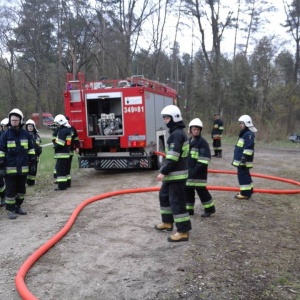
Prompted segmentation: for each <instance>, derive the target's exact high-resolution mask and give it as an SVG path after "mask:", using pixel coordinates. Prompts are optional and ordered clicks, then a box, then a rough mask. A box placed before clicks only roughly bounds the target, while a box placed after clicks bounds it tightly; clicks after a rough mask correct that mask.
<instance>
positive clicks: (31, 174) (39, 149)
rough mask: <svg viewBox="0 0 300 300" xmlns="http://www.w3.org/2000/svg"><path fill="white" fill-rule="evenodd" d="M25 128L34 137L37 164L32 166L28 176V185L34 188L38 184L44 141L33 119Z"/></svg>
mask: <svg viewBox="0 0 300 300" xmlns="http://www.w3.org/2000/svg"><path fill="white" fill-rule="evenodd" d="M25 128H26V130H27V131H28V132H29V134H30V135H31V137H32V141H33V145H34V150H35V155H36V162H35V163H34V164H31V165H30V168H29V173H28V176H27V185H28V186H33V185H35V182H36V174H37V167H38V163H39V161H40V155H41V154H42V150H43V148H42V147H41V144H42V139H41V137H40V135H39V133H38V130H37V129H36V126H35V122H34V121H33V120H31V119H29V120H27V122H26V124H25Z"/></svg>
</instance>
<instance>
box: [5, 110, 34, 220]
mask: <svg viewBox="0 0 300 300" xmlns="http://www.w3.org/2000/svg"><path fill="white" fill-rule="evenodd" d="M8 119H9V124H8V126H9V129H8V130H7V131H5V132H4V133H3V134H2V135H1V138H0V170H1V173H2V174H3V173H4V172H5V173H6V175H5V184H6V190H5V206H6V210H8V211H9V219H12V220H13V219H16V217H17V216H16V215H17V214H18V215H26V214H27V212H26V211H25V210H23V209H22V207H21V205H22V204H23V202H24V198H25V194H26V179H27V174H28V171H29V165H30V164H34V163H35V160H36V158H35V150H34V145H33V142H32V138H31V136H30V134H29V133H28V132H27V131H26V130H25V129H23V128H22V126H23V124H24V117H23V113H22V112H21V111H20V110H19V109H18V108H14V109H13V110H12V111H11V112H10V113H9V115H8Z"/></svg>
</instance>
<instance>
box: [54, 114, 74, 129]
mask: <svg viewBox="0 0 300 300" xmlns="http://www.w3.org/2000/svg"><path fill="white" fill-rule="evenodd" d="M54 123H56V124H58V125H62V126H66V127H71V125H70V124H69V122H68V120H67V119H66V117H65V116H64V115H62V114H59V115H57V116H56V117H55V118H54Z"/></svg>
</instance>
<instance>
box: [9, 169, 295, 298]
mask: <svg viewBox="0 0 300 300" xmlns="http://www.w3.org/2000/svg"><path fill="white" fill-rule="evenodd" d="M209 172H211V173H221V174H236V172H234V171H226V170H209ZM251 175H252V176H254V177H260V178H265V179H271V180H277V181H281V182H286V183H290V184H293V185H297V186H300V182H298V181H295V180H290V179H285V178H281V177H275V176H268V175H263V174H257V173H253V174H251ZM207 188H208V189H209V190H216V191H229V192H232V191H239V188H235V187H222V186H208V187H207ZM159 189H160V187H148V188H137V189H127V190H119V191H114V192H109V193H105V194H102V195H97V196H94V197H91V198H88V199H86V200H84V201H83V202H82V203H80V204H79V205H78V206H77V207H76V209H75V210H74V211H73V213H72V214H71V216H70V218H69V220H68V221H67V223H66V224H65V226H64V227H63V228H62V229H61V230H60V231H59V232H58V233H57V234H55V235H54V236H53V237H52V238H51V239H50V240H48V241H47V242H46V243H45V244H44V245H42V246H41V247H40V248H39V249H38V250H36V251H35V252H33V254H32V255H31V256H30V257H29V258H28V259H27V260H26V261H25V262H24V263H23V265H22V266H21V268H20V269H19V271H18V272H17V275H16V277H15V284H16V288H17V290H18V292H19V294H20V296H21V298H22V299H26V300H37V299H38V298H37V297H35V296H34V295H33V294H32V293H31V292H30V291H29V289H28V288H27V286H26V284H25V277H26V274H27V273H28V271H29V270H30V269H31V267H32V266H33V265H34V264H35V262H36V261H37V260H38V259H39V258H40V257H42V256H43V255H44V254H45V253H46V252H47V251H48V250H49V249H50V248H51V247H53V246H54V245H55V244H56V243H57V242H59V241H60V240H61V239H62V238H63V237H64V236H65V235H66V234H67V233H68V231H69V230H70V229H71V227H72V226H73V224H74V223H75V220H76V218H77V216H78V215H79V213H80V211H81V210H82V209H83V208H84V207H85V206H87V205H88V204H90V203H93V202H95V201H99V200H103V199H105V198H109V197H113V196H117V195H122V194H130V193H145V192H156V191H159ZM254 193H269V194H300V188H299V189H297V190H268V189H254Z"/></svg>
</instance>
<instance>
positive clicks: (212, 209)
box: [201, 206, 216, 218]
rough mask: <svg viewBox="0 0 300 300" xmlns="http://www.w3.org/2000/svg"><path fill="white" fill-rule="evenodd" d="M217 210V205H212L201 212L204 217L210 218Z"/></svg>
mask: <svg viewBox="0 0 300 300" xmlns="http://www.w3.org/2000/svg"><path fill="white" fill-rule="evenodd" d="M215 212H216V208H215V206H212V207H210V208H205V209H204V212H203V213H202V214H201V217H202V218H209V217H210V216H211V215H212V214H214V213H215Z"/></svg>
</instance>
